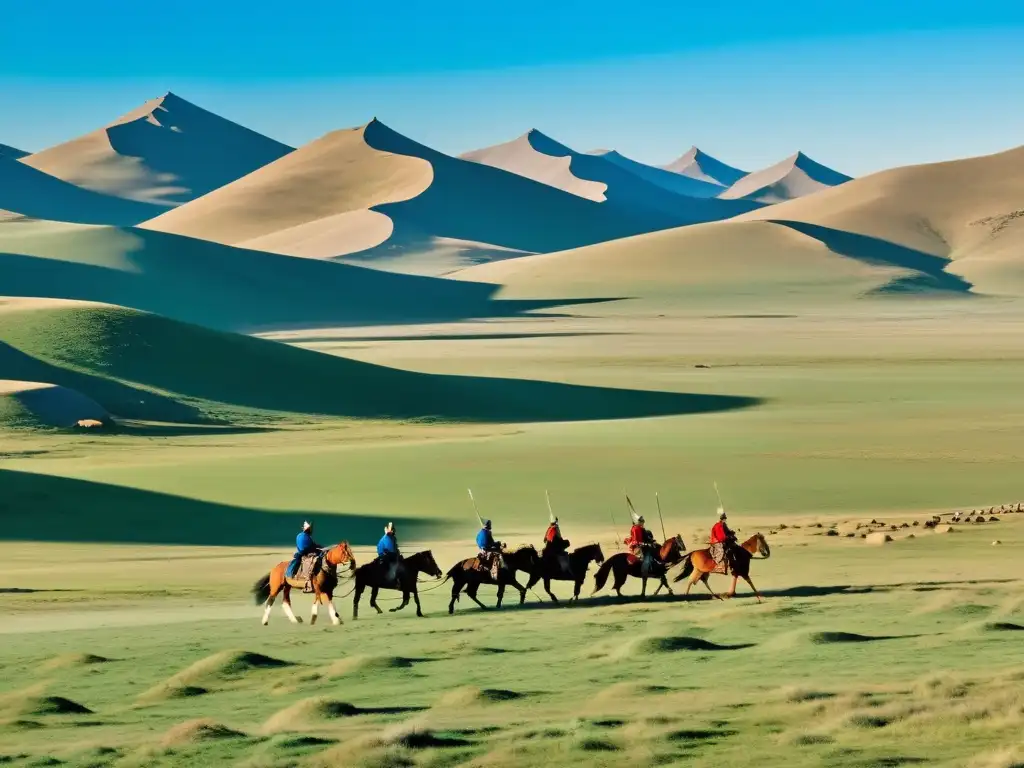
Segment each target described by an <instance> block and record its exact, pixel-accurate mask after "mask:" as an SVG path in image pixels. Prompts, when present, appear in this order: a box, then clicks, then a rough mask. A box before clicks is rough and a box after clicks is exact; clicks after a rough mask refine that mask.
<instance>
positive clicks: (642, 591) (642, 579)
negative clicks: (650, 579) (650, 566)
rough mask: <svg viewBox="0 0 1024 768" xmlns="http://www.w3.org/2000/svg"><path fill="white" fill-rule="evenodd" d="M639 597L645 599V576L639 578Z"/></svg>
mask: <svg viewBox="0 0 1024 768" xmlns="http://www.w3.org/2000/svg"><path fill="white" fill-rule="evenodd" d="M640 597H643V598H646V597H647V577H646V576H641V577H640Z"/></svg>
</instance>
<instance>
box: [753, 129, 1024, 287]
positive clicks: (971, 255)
mask: <svg viewBox="0 0 1024 768" xmlns="http://www.w3.org/2000/svg"><path fill="white" fill-rule="evenodd" d="M743 218H744V219H772V220H781V221H788V222H801V223H805V224H808V225H811V226H817V227H825V228H829V229H831V230H835V231H842V232H850V233H854V234H856V235H862V236H866V237H870V238H875V239H877V240H879V241H885V242H889V243H893V244H896V245H898V246H902V247H905V248H910V249H914V250H916V251H920V252H924V253H928V254H932V255H935V256H940V257H944V258H948V259H952V260H953V263H952V264H951V265H950V266H949V271H950V272H953V273H956V274H959V275H962V276H963V277H965V278H966V279H968V280H969V281H971V282H972V283H974V284H975V285H976V289H977V290H978V291H981V292H987V293H1009V294H1014V295H1021V294H1024V255H1022V254H1024V147H1019V148H1017V149H1012V150H1009V151H1006V152H1000V153H998V154H994V155H986V156H983V157H975V158H968V159H965V160H953V161H949V162H943V163H930V164H926V165H916V166H908V167H903V168H894V169H891V170H887V171H882V172H880V173H875V174H872V175H871V176H865V177H864V178H860V179H854V180H853V181H849V182H847V183H845V184H843V185H841V186H839V187H835V188H834V189H827V190H825V191H822V192H819V193H817V194H814V195H812V196H810V197H805V198H802V199H799V200H793V201H791V202H787V203H782V204H780V205H777V206H772V207H771V208H767V209H763V210H761V211H757V212H754V213H751V214H748V215H747V216H744V217H743Z"/></svg>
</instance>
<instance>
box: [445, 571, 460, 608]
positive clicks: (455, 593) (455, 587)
mask: <svg viewBox="0 0 1024 768" xmlns="http://www.w3.org/2000/svg"><path fill="white" fill-rule="evenodd" d="M461 591H462V582H461V581H459V580H458V578H453V579H452V601H451V602H450V603H448V613H449V614H452V613H455V601H456V600H458V599H459V592H461Z"/></svg>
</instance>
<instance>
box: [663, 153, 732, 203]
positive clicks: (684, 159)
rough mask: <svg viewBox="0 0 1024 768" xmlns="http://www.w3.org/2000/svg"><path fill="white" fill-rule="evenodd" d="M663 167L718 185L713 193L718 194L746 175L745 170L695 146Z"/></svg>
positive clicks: (681, 174)
mask: <svg viewBox="0 0 1024 768" xmlns="http://www.w3.org/2000/svg"><path fill="white" fill-rule="evenodd" d="M664 169H665V170H666V171H671V172H672V173H677V174H679V175H680V176H686V177H687V178H690V179H694V180H696V181H703V182H704V183H705V184H710V185H713V186H714V187H718V191H717V192H716V193H715V194H720V193H721V192H722V191H723V190H724V189H725V188H726V187H731V186H732V185H733V184H735V183H736V182H737V181H739V180H740V179H742V178H743V177H744V176H746V175H747V172H746V171H741V170H740V169H739V168H733V167H732V166H731V165H728V164H726V163H723V162H722V161H721V160H718V159H717V158H714V157H712V156H711V155H709V154H707V153H706V152H703V151H701V150H700V149H698V148H697V147H690V148H689V149H688V150H686V152H684V153H683V154H682V155H681V156H680V157H678V158H676V159H675V160H673V161H672V162H671V163H669V164H668V165H666V166H664Z"/></svg>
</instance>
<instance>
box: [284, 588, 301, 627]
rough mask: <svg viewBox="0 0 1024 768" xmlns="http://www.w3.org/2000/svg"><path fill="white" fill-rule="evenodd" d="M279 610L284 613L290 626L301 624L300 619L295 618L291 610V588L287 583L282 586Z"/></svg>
mask: <svg viewBox="0 0 1024 768" xmlns="http://www.w3.org/2000/svg"><path fill="white" fill-rule="evenodd" d="M281 610H282V611H284V615H285V616H287V617H288V621H290V622H291V623H292V624H301V623H302V619H300V618H299V617H298V616H296V615H295V612H294V611H293V610H292V588H291V586H290V585H289V584H288V583H287V582H285V585H284V596H283V597H282V598H281Z"/></svg>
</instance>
